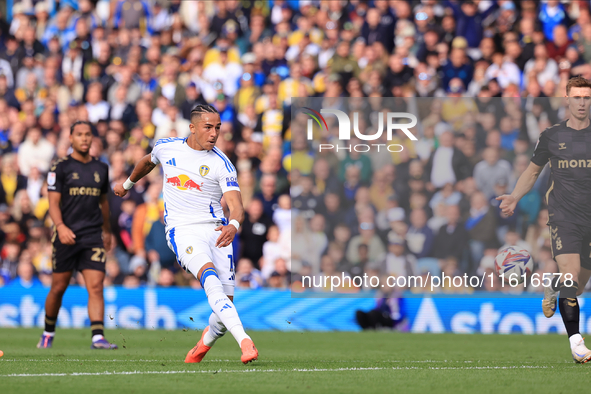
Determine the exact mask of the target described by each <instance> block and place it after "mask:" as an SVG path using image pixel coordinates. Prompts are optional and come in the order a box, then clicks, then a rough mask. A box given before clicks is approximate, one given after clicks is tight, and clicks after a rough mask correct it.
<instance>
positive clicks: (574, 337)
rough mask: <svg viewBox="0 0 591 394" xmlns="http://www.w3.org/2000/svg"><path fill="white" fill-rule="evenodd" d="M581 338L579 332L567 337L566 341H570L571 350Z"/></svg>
mask: <svg viewBox="0 0 591 394" xmlns="http://www.w3.org/2000/svg"><path fill="white" fill-rule="evenodd" d="M582 340H583V337H582V336H581V334H574V335H572V336H570V337H569V338H568V341H569V342H570V348H571V350H572V349H574V348H576V347H577V345H579V342H581V341H582Z"/></svg>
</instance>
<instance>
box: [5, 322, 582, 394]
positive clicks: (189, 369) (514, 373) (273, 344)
mask: <svg viewBox="0 0 591 394" xmlns="http://www.w3.org/2000/svg"><path fill="white" fill-rule="evenodd" d="M40 333H41V330H40V329H0V349H1V350H3V351H4V357H2V358H0V393H2V394H5V393H6V394H8V393H62V394H68V393H77V394H78V393H84V394H90V393H111V394H114V393H141V394H144V393H162V394H165V393H176V392H183V393H185V392H199V393H237V394H245V393H270V392H276V393H279V392H281V393H285V392H289V393H300V392H305V393H316V392H331V393H374V392H376V393H394V392H397V393H399V392H400V393H425V392H437V393H471V394H472V393H499V392H501V393H503V394H506V393H520V394H523V393H531V392H534V391H535V392H536V393H552V394H557V393H570V392H576V391H584V390H586V387H588V386H587V385H588V382H589V381H591V363H590V365H578V364H575V363H574V362H573V361H572V360H571V356H570V352H569V349H568V341H567V339H566V337H565V336H559V335H546V336H543V335H542V336H533V335H532V336H526V335H454V334H449V335H447V334H402V333H392V332H362V333H334V332H331V333H313V332H303V333H300V332H290V333H284V332H251V333H250V334H251V335H252V338H253V340H254V341H255V344H256V345H257V347H258V349H259V360H258V361H256V362H254V363H252V364H248V365H246V366H245V365H243V364H242V363H241V362H240V350H239V348H238V346H237V344H236V342H235V341H234V339H233V338H232V337H231V336H230V335H229V334H228V335H226V337H224V338H222V339H221V340H219V341H218V342H217V344H216V345H215V347H214V348H213V349H212V350H211V351H210V352H209V354H208V355H207V356H206V358H205V359H204V361H203V362H202V363H200V364H185V363H184V358H185V355H186V353H187V351H188V350H189V349H191V347H193V346H194V344H195V343H196V342H197V340H198V339H199V337H200V336H201V332H200V331H193V330H187V331H182V330H179V331H163V330H159V331H144V330H141V331H140V330H138V331H135V330H110V331H107V333H106V336H107V339H109V340H111V341H113V342H115V343H117V344H118V345H119V347H120V348H119V350H113V351H109V350H90V331H89V330H60V329H59V328H58V331H57V335H56V339H55V341H54V347H53V349H47V350H42V349H37V348H35V345H36V343H37V341H38V339H39V335H40Z"/></svg>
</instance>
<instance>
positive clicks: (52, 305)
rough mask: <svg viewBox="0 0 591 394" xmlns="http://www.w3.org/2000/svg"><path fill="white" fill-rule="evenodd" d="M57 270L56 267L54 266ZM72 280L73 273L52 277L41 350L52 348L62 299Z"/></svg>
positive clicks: (60, 273)
mask: <svg viewBox="0 0 591 394" xmlns="http://www.w3.org/2000/svg"><path fill="white" fill-rule="evenodd" d="M54 268H55V266H54ZM70 278H72V271H66V272H54V273H53V274H52V275H51V289H50V290H49V293H48V294H47V298H46V299H45V331H43V334H41V339H40V340H39V343H38V344H37V347H38V348H39V349H48V348H51V346H52V344H53V337H54V335H55V324H56V322H57V315H58V313H59V310H60V307H61V306H62V298H63V296H64V293H65V292H66V289H67V288H68V284H69V283H70Z"/></svg>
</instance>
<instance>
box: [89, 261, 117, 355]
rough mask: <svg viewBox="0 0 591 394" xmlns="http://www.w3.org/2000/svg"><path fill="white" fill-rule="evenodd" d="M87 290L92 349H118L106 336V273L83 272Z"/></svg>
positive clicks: (92, 270)
mask: <svg viewBox="0 0 591 394" xmlns="http://www.w3.org/2000/svg"><path fill="white" fill-rule="evenodd" d="M82 275H83V276H84V283H85V284H86V290H88V318H89V319H90V329H91V330H92V345H91V346H90V348H91V349H117V345H115V344H113V343H109V342H108V341H107V340H106V339H105V337H104V335H105V333H104V330H105V324H104V316H105V300H104V298H103V282H104V280H105V273H104V272H103V271H98V270H95V269H84V270H82Z"/></svg>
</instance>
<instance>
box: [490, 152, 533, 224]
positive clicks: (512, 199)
mask: <svg viewBox="0 0 591 394" xmlns="http://www.w3.org/2000/svg"><path fill="white" fill-rule="evenodd" d="M543 168H544V167H543V166H539V165H537V164H535V163H533V162H530V163H529V166H528V167H527V168H526V169H525V171H523V174H521V176H520V177H519V179H518V180H517V184H516V185H515V189H514V190H513V193H511V194H503V195H502V196H499V197H497V200H500V201H501V205H500V206H499V208H501V211H502V212H503V213H504V214H505V215H507V216H511V215H513V213H514V212H515V207H516V206H517V203H518V202H519V200H521V198H522V197H523V196H525V195H526V194H527V193H529V191H530V190H531V189H532V187H534V184H535V183H536V180H537V179H538V177H539V176H540V173H541V172H542V169H543Z"/></svg>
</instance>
